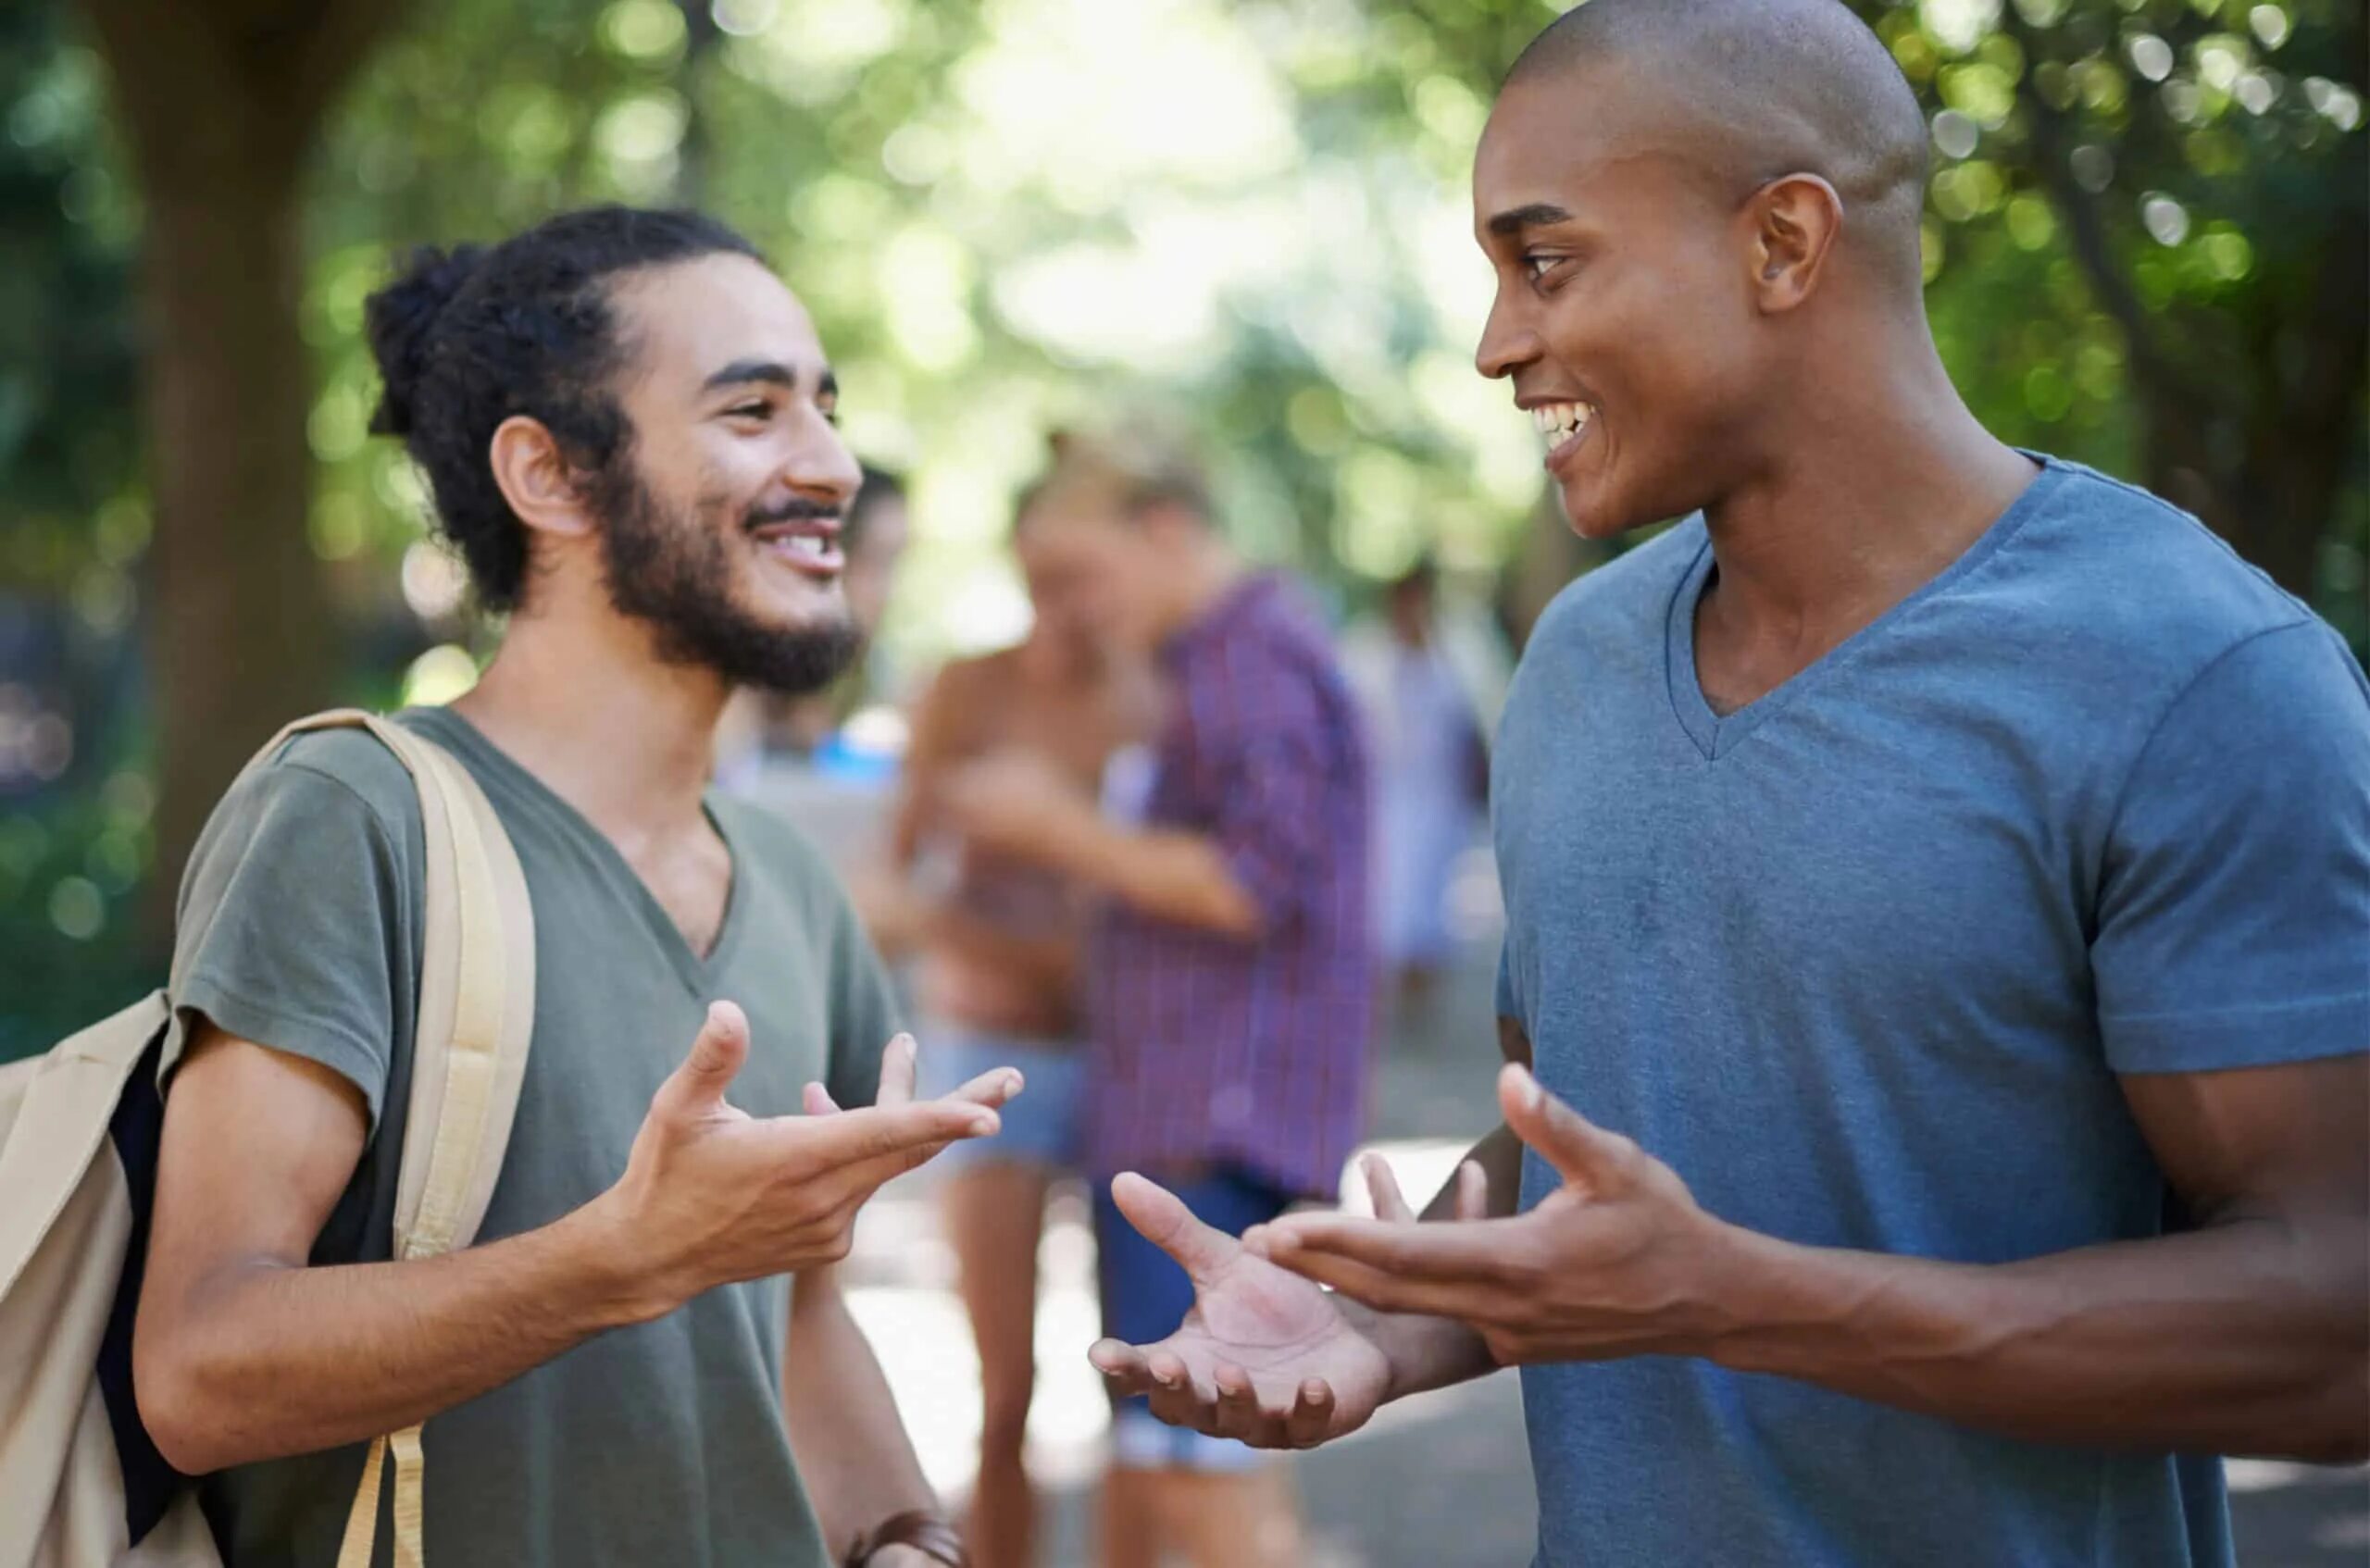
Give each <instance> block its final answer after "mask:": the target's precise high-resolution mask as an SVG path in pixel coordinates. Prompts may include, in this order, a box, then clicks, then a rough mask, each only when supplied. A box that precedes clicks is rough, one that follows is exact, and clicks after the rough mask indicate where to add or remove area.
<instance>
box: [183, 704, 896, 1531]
mask: <svg viewBox="0 0 2370 1568" xmlns="http://www.w3.org/2000/svg"><path fill="white" fill-rule="evenodd" d="M400 721H401V722H402V723H404V724H405V725H407V726H409V727H410V728H413V729H415V730H416V731H418V733H420V734H422V735H425V736H427V737H429V738H430V739H431V740H436V741H439V742H441V743H442V744H443V746H444V747H445V748H446V749H447V750H449V751H450V752H451V753H453V754H454V755H455V757H457V758H458V759H459V760H460V761H461V762H462V763H463V764H464V765H466V766H467V767H468V770H469V772H470V773H471V774H472V775H473V776H474V777H475V778H476V779H477V781H478V783H479V784H480V786H481V787H482V788H483V789H484V790H485V793H486V796H487V798H488V799H489V800H490V801H491V802H492V803H493V809H494V811H495V813H496V814H497V815H499V816H500V817H501V819H502V824H503V827H504V828H505V829H507V830H508V832H509V834H510V837H511V840H512V841H513V843H515V844H516V846H517V848H518V859H519V862H520V864H521V865H523V866H524V868H525V870H526V877H527V888H528V892H529V895H530V898H531V900H532V902H533V906H534V914H535V964H536V993H535V1023H534V1035H533V1046H532V1050H531V1052H530V1055H529V1058H528V1063H527V1073H526V1079H525V1083H524V1086H523V1087H522V1088H521V1089H520V1091H519V1098H518V1120H517V1122H516V1124H515V1126H514V1128H513V1130H512V1132H511V1136H510V1147H509V1152H508V1155H507V1157H506V1158H505V1162H504V1164H503V1167H502V1176H501V1179H500V1181H499V1182H498V1183H497V1184H496V1186H495V1188H494V1189H493V1201H492V1203H491V1205H490V1206H489V1208H488V1209H487V1212H486V1216H485V1222H484V1225H483V1226H482V1227H481V1228H480V1231H479V1236H478V1238H479V1239H480V1241H490V1240H493V1239H495V1238H500V1237H504V1236H509V1235H514V1234H516V1233H518V1232H520V1231H525V1230H531V1229H533V1228H535V1227H536V1226H543V1225H546V1224H548V1223H550V1222H551V1221H553V1220H555V1219H557V1218H559V1217H560V1216H561V1215H562V1214H565V1213H568V1212H569V1211H570V1210H572V1209H575V1208H577V1207H578V1206H580V1204H583V1203H585V1202H587V1201H590V1200H591V1199H592V1198H594V1197H595V1196H597V1195H598V1194H600V1193H601V1192H602V1191H603V1190H604V1189H605V1188H608V1187H609V1186H610V1185H611V1184H612V1183H613V1182H615V1181H616V1180H617V1177H618V1176H619V1175H620V1174H622V1173H623V1171H624V1169H625V1164H626V1156H627V1153H628V1151H630V1149H631V1147H632V1145H633V1139H634V1134H635V1132H636V1131H637V1130H638V1129H639V1128H640V1127H641V1126H642V1116H643V1114H644V1113H645V1112H646V1111H647V1110H648V1109H649V1106H650V1098H651V1095H652V1093H653V1092H654V1091H655V1090H656V1089H657V1088H658V1086H659V1084H660V1083H661V1081H663V1080H664V1079H665V1078H666V1076H667V1074H669V1073H670V1072H672V1071H673V1070H674V1069H675V1067H676V1065H677V1064H679V1063H680V1062H681V1060H682V1058H683V1055H684V1053H685V1052H686V1051H687V1050H688V1049H689V1047H690V1045H691V1042H692V1038H693V1037H694V1036H695V1035H696V1034H697V1033H698V1031H699V1028H700V1025H701V1022H702V1019H703V1018H704V1016H705V1011H706V1008H707V1004H708V1003H709V1002H714V1001H717V1000H730V1001H732V1002H739V1003H740V1004H741V1006H742V1008H743V1009H745V1010H746V1011H747V1013H748V1015H749V1022H750V1027H751V1033H752V1037H753V1045H752V1050H751V1052H750V1056H749V1061H748V1064H746V1065H745V1066H744V1067H743V1068H742V1071H741V1074H740V1076H739V1077H738V1078H736V1079H735V1080H734V1082H733V1085H732V1088H731V1089H730V1099H731V1101H732V1102H733V1103H734V1104H736V1105H738V1106H739V1107H740V1108H741V1109H742V1110H744V1111H746V1112H748V1113H749V1114H752V1115H755V1116H769V1115H786V1114H795V1113H796V1112H797V1111H798V1109H799V1091H800V1089H801V1088H802V1086H803V1085H804V1084H805V1083H806V1082H807V1081H809V1080H813V1079H819V1080H821V1081H822V1082H823V1083H825V1084H826V1085H827V1086H828V1087H829V1089H830V1091H831V1095H832V1097H833V1098H834V1099H835V1100H837V1101H839V1102H840V1103H841V1104H842V1105H854V1104H865V1103H869V1102H870V1101H871V1100H872V1096H873V1090H874V1087H875V1082H876V1079H877V1077H878V1075H879V1059H880V1052H881V1048H882V1046H883V1045H884V1044H885V1043H886V1041H887V1039H888V1038H889V1035H890V1032H891V1031H892V1028H893V1027H894V1020H893V1016H892V1001H891V996H890V991H889V988H888V985H887V983H886V980H885V978H884V977H883V975H882V972H881V968H880V964H879V959H878V957H877V956H876V955H875V954H874V952H873V951H872V949H871V946H870V945H869V943H868V942H867V940H866V939H865V937H864V935H863V933H862V931H861V929H860V928H859V927H858V926H857V924H856V921H855V917H854V913H853V911H852V910H851V909H850V907H849V904H848V902H847V898H846V895H845V894H844V892H843V891H842V889H841V887H840V886H839V884H838V882H837V881H836V880H835V879H834V878H833V877H832V875H831V873H830V871H829V869H828V868H827V867H826V866H825V865H824V863H823V861H822V859H821V857H820V856H819V855H818V854H817V852H816V851H815V849H814V848H813V847H812V846H811V845H809V844H808V843H807V842H806V841H805V839H804V838H802V837H801V836H800V834H799V833H798V832H797V831H796V830H795V829H793V828H791V827H790V826H788V825H787V824H785V823H782V822H780V821H779V820H776V819H774V818H772V817H769V816H767V815H764V814H762V813H760V812H758V811H756V810H755V809H753V808H751V807H748V806H745V805H740V804H737V803H733V802H731V801H729V800H721V799H711V800H710V801H709V803H708V813H709V816H710V819H711V820H712V821H713V822H714V823H715V825H716V827H717V831H718V832H720V833H721V834H722V835H723V837H724V840H725V842H726V844H727V845H728V846H729V847H730V851H731V856H732V890H731V897H730V904H729V906H728V908H727V911H726V914H725V917H724V924H723V927H722V929H721V931H720V933H719V934H718V936H717V940H716V945H715V949H714V951H713V952H709V953H708V954H706V955H705V957H703V956H701V955H699V954H697V953H695V952H692V950H691V948H690V946H689V944H687V943H686V942H685V941H684V940H683V938H682V936H681V934H680V932H679V931H678V929H677V928H676V927H675V925H674V924H673V922H672V921H671V920H670V919H669V918H668V917H667V914H666V912H665V911H664V910H663V909H662V908H661V907H660V905H659V903H658V902H657V900H656V899H655V897H653V896H652V894H651V893H650V891H649V890H648V889H647V888H646V887H645V885H644V884H643V883H642V880H641V878H640V877H638V876H637V875H636V874H635V873H634V871H633V870H632V868H631V867H630V866H629V865H627V863H626V861H625V859H624V857H623V856H622V855H621V854H619V852H617V848H616V847H615V846H614V845H613V844H611V843H610V841H609V840H607V839H606V838H605V837H603V836H602V835H601V833H600V832H598V831H597V830H596V829H595V828H592V825H591V824H590V823H588V822H587V821H586V820H585V819H584V818H583V817H582V816H581V815H579V814H578V813H577V812H576V811H575V810H574V809H573V808H572V807H570V806H569V805H568V804H567V803H565V802H564V801H562V800H561V799H560V798H559V797H558V796H557V795H555V794H554V793H553V792H552V791H551V790H549V789H547V788H545V787H544V786H543V784H542V783H541V782H540V781H539V780H537V779H536V778H534V777H533V776H532V775H531V774H530V773H528V772H527V771H526V770H525V769H524V768H523V767H521V766H519V765H518V764H517V763H515V762H513V761H511V760H510V759H509V758H508V757H507V756H505V754H503V753H501V752H500V751H499V750H497V749H496V748H495V747H494V746H493V744H492V743H491V742H489V741H488V740H486V739H485V738H484V737H483V736H481V735H480V734H479V733H478V732H477V730H476V729H474V728H471V727H470V726H469V724H468V722H467V721H466V720H464V719H462V718H461V717H460V716H458V715H456V714H453V713H450V712H447V711H444V710H440V709H426V710H418V711H413V712H407V713H405V714H404V715H402V716H401V720H400ZM422 865H423V860H422V829H421V826H420V816H419V807H418V797H417V795H416V793H415V791H414V789H413V786H412V783H411V778H410V776H409V775H408V774H407V773H405V770H404V768H403V765H402V764H401V763H399V762H397V761H396V760H395V758H394V756H393V754H392V753H389V752H388V751H386V750H385V748H383V747H382V746H380V744H379V743H378V742H377V741H376V740H372V739H371V738H370V737H369V736H368V734H367V733H365V732H362V731H358V730H351V729H347V730H331V731H327V732H322V733H318V734H310V735H306V736H301V737H299V738H297V739H296V740H293V741H292V742H291V743H290V744H289V745H288V746H286V747H285V748H283V750H282V751H281V753H280V755H279V756H277V757H276V758H274V759H273V760H272V761H271V762H270V763H269V764H268V765H265V766H263V767H260V768H258V769H256V770H255V771H254V772H253V773H251V774H250V775H249V776H248V777H247V778H245V779H244V780H243V782H242V783H241V784H240V785H239V786H238V787H237V788H235V789H233V790H231V793H230V794H229V795H228V796H226V797H225V798H224V800H223V802H222V803H221V805H220V806H219V807H218V808H217V810H216V812H215V814H214V817H213V820H212V821H211V822H210V823H209V824H208V825H207V827H206V832H205V835H204V837H203V838H202V839H201V840H199V842H198V846H197V851H196V853H195V855H194V857H193V860H192V862H191V865H190V869H189V873H188V875H187V877H186V878H185V879H184V881H183V884H182V889H181V908H180V912H179V927H178V932H179V935H178V948H179V953H178V959H179V972H180V973H181V975H182V977H183V979H182V983H181V991H180V994H179V995H178V996H177V998H176V999H175V1000H176V1002H178V1004H179V1007H180V1009H181V1017H182V1019H183V1020H186V1019H187V1018H188V1017H189V1016H190V1015H191V1014H198V1013H202V1014H205V1015H206V1016H207V1017H209V1018H211V1019H212V1020H213V1021H214V1022H215V1023H216V1024H217V1025H218V1026H219V1027H221V1028H223V1029H225V1030H227V1031H228V1032H230V1033H231V1034H233V1035H238V1036H243V1037H244V1038H246V1039H253V1040H256V1041H257V1042H259V1043H261V1044H264V1045H268V1046H270V1047H272V1048H273V1049H275V1050H279V1051H284V1052H289V1053H291V1054H293V1055H296V1056H302V1057H306V1058H308V1059H310V1060H312V1061H315V1062H318V1063H321V1064H324V1065H326V1066H328V1067H330V1068H331V1069H332V1070H333V1071H335V1072H337V1073H338V1074H340V1075H341V1076H344V1077H346V1078H348V1079H350V1080H352V1082H353V1083H354V1084H355V1085H356V1087H357V1088H358V1089H361V1091H362V1094H363V1098H364V1099H365V1100H366V1101H368V1106H369V1114H370V1136H369V1140H368V1144H367V1145H366V1147H365V1149H364V1151H363V1154H362V1158H361V1162H360V1164H358V1165H357V1166H356V1170H355V1173H354V1178H353V1181H352V1183H351V1184H350V1185H349V1186H348V1187H347V1188H346V1190H345V1192H344V1194H343V1197H342V1198H341V1199H340V1200H339V1201H338V1203H337V1206H336V1208H335V1210H334V1211H333V1212H332V1213H331V1217H330V1220H329V1223H328V1224H327V1226H324V1228H323V1229H322V1232H321V1235H320V1238H319V1239H318V1242H317V1243H316V1245H315V1247H314V1250H313V1261H314V1263H350V1262H370V1261H377V1260H383V1259H385V1258H386V1257H387V1256H388V1255H389V1252H390V1250H391V1244H392V1230H393V1212H394V1200H395V1186H396V1172H397V1170H398V1168H399V1167H400V1164H401V1162H402V1158H403V1141H404V1132H405V1129H404V1126H403V1123H404V1114H405V1107H406V1105H407V1104H408V1102H409V1098H408V1097H409V1094H410V1067H411V1048H412V1027H413V1025H412V1010H413V1004H414V999H415V996H416V994H417V991H418V984H419V953H420V945H421V940H422V930H421V917H422V898H423V892H422V889H423V880H422ZM219 1136H221V1137H223V1138H228V1139H259V1138H268V1137H269V1136H270V1129H269V1128H268V1127H254V1126H226V1127H223V1128H220V1129H219ZM790 1288H791V1287H790V1280H789V1277H788V1276H777V1277H774V1278H770V1279H764V1280H758V1281H755V1282H753V1283H750V1284H746V1285H736V1286H728V1287H725V1288H720V1289H716V1290H711V1291H708V1292H707V1293H706V1294H705V1295H703V1296H700V1297H698V1298H697V1299H695V1300H692V1301H691V1302H689V1303H688V1304H686V1305H685V1306H683V1307H681V1308H680V1309H679V1310H677V1311H676V1312H673V1313H669V1314H667V1316H666V1317H663V1318H660V1319H659V1320H657V1321H656V1322H654V1323H649V1324H645V1325H641V1326H639V1327H634V1328H628V1329H620V1330H617V1331H616V1332H613V1333H609V1334H605V1335H602V1336H600V1337H598V1338H593V1339H590V1340H587V1341H585V1342H584V1343H582V1344H580V1345H579V1346H577V1347H576V1348H575V1349H574V1350H569V1351H568V1352H567V1353H566V1354H564V1355H561V1356H559V1357H558V1358H556V1359H555V1360H553V1361H551V1362H548V1363H545V1364H543V1365H542V1366H539V1367H537V1368H535V1369H534V1370H533V1371H531V1372H529V1373H527V1374H526V1375H523V1376H520V1377H518V1378H517V1379H515V1380H513V1381H511V1382H510V1383H507V1384H505V1385H504V1386H503V1387H501V1388H495V1389H493V1391H491V1392H489V1393H486V1394H483V1395H480V1397H479V1398H477V1399H475V1400H470V1401H468V1403H466V1404H463V1405H459V1406H456V1407H455V1408H454V1409H452V1410H449V1411H446V1412H443V1413H442V1414H439V1415H436V1416H433V1417H431V1418H430V1420H429V1422H428V1424H427V1429H426V1434H425V1438H424V1447H425V1449H426V1452H427V1462H428V1464H427V1479H426V1487H425V1499H426V1515H427V1536H426V1546H427V1549H428V1556H429V1560H430V1562H434V1563H436V1564H438V1568H472V1565H477V1564H484V1565H488V1568H492V1565H494V1564H500V1565H502V1568H537V1565H543V1568H578V1565H580V1564H588V1563H635V1564H639V1563H668V1564H679V1563H680V1564H713V1565H716V1568H727V1565H730V1568H741V1565H743V1564H758V1563H762V1564H767V1565H771V1568H810V1565H812V1568H822V1565H823V1564H824V1563H825V1562H827V1553H826V1550H825V1548H824V1545H823V1541H822V1537H821V1533H820V1531H819V1530H818V1528H817V1524H816V1521H815V1513H814V1510H813V1508H812V1507H811V1506H810V1505H809V1503H808V1501H807V1499H806V1495H805V1490H804V1489H803V1487H801V1485H800V1483H799V1477H798V1474H797V1471H796V1469H795V1467H794V1465H793V1463H792V1457H791V1450H790V1443H789V1438H788V1435H787V1432H786V1430H785V1428H784V1425H783V1422H782V1414H781V1394H780V1389H781V1358H782V1345H783V1338H784V1335H785V1333H786V1331H787V1327H788V1314H789V1310H790ZM362 1455H363V1450H362V1449H361V1448H360V1447H354V1448H348V1449H341V1450H333V1451H331V1452H326V1453H319V1454H312V1455H306V1456H304V1457H300V1458H295V1459H286V1460H276V1461H271V1462H266V1463H260V1464H248V1465H241V1466H239V1467H237V1468H235V1469H231V1470H228V1471H225V1472H222V1473H221V1474H219V1475H213V1476H210V1477H208V1478H206V1481H205V1482H204V1483H203V1490H202V1496H203V1499H204V1501H205V1504H206V1513H207V1516H208V1517H209V1518H210V1519H211V1520H212V1521H213V1524H214V1529H215V1534H216V1536H217V1537H218V1539H219V1540H220V1542H221V1544H222V1547H223V1549H224V1554H225V1557H226V1560H227V1562H228V1564H229V1568H281V1565H282V1564H285V1565H287V1568H318V1565H320V1564H324V1563H330V1562H335V1561H336V1560H337V1550H338V1542H339V1538H340V1536H341V1534H342V1532H343V1528H344V1525H345V1516H346V1510H347V1508H348V1507H349V1506H350V1504H351V1503H352V1500H353V1497H354V1488H355V1483H356V1480H357V1479H358V1477H359V1476H360V1474H361V1464H362ZM390 1491H392V1488H390ZM384 1506H386V1505H385V1504H382V1508H383V1507H384ZM383 1517H384V1516H383V1514H382V1524H381V1529H380V1537H379V1554H378V1561H379V1562H381V1563H384V1562H389V1561H390V1560H391V1552H390V1545H389V1533H388V1530H387V1529H386V1527H385V1525H384V1524H383Z"/></svg>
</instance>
